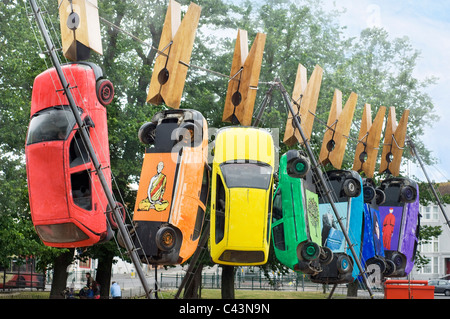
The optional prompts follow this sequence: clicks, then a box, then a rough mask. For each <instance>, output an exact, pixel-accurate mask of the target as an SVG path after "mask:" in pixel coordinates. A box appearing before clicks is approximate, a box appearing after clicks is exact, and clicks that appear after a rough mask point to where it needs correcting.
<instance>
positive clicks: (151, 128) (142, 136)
mask: <svg viewBox="0 0 450 319" xmlns="http://www.w3.org/2000/svg"><path fill="white" fill-rule="evenodd" d="M156 126H157V124H156V123H153V122H147V123H144V124H143V125H142V126H141V128H140V129H139V132H138V138H139V141H141V143H143V144H146V145H149V144H153V143H155V133H156Z"/></svg>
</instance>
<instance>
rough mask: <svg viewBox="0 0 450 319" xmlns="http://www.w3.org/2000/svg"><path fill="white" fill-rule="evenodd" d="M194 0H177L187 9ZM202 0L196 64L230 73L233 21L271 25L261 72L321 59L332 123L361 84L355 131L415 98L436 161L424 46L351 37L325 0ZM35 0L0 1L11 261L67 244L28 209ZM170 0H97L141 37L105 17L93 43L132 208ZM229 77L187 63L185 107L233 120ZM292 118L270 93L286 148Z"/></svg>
mask: <svg viewBox="0 0 450 319" xmlns="http://www.w3.org/2000/svg"><path fill="white" fill-rule="evenodd" d="M189 2H190V1H189V0H182V1H180V3H181V4H182V5H183V8H185V6H187V5H188V4H189ZM39 3H42V4H45V9H46V10H47V11H48V12H49V16H50V17H51V20H52V21H53V24H54V27H55V33H53V34H54V35H55V37H56V38H58V37H59V34H58V32H59V21H58V15H57V7H56V5H55V3H54V0H43V1H39ZM196 3H198V4H199V5H201V6H202V15H201V20H200V26H199V30H198V32H197V38H196V41H195V46H194V51H193V55H192V60H191V63H192V65H197V66H201V67H203V68H207V69H210V70H213V71H215V72H218V73H220V74H223V75H225V76H226V75H228V74H229V70H230V68H231V60H232V56H233V50H234V41H235V37H236V34H237V28H243V29H246V30H247V31H248V33H249V41H250V42H252V41H253V39H254V37H255V35H256V32H264V33H266V34H267V41H266V47H265V54H264V60H263V66H262V70H261V76H260V80H261V82H269V81H272V80H273V79H274V78H276V77H278V78H280V80H281V82H282V83H283V84H284V85H285V86H286V89H287V90H288V92H290V91H291V90H292V87H293V84H294V83H293V82H294V79H295V72H296V70H297V65H298V63H302V64H303V65H305V66H306V67H307V69H308V72H309V73H310V72H312V70H313V68H314V66H315V65H316V64H319V65H320V66H322V67H323V69H324V79H323V83H322V87H321V92H320V97H319V104H318V109H317V117H318V120H322V121H325V122H326V120H327V117H328V112H329V109H330V106H331V100H332V97H333V93H334V90H335V89H336V88H337V89H340V90H341V91H342V92H343V96H344V99H345V98H347V97H348V96H349V94H350V92H351V91H355V92H356V93H358V95H359V99H358V107H357V111H356V114H355V117H354V124H353V127H352V132H351V137H353V138H356V137H357V135H358V128H359V121H360V118H361V115H362V105H363V104H364V103H370V104H372V109H373V110H376V109H377V108H378V107H379V106H382V105H384V106H388V107H389V106H395V107H396V109H397V115H398V116H400V114H401V113H403V111H404V110H405V109H406V108H409V109H410V110H411V115H410V123H409V130H408V134H409V135H410V136H411V138H413V139H414V141H415V143H416V145H417V147H418V149H419V150H420V152H421V154H426V155H427V156H426V158H425V159H424V160H426V161H427V162H430V161H431V160H432V159H431V155H430V154H429V151H428V150H427V148H426V146H425V145H423V143H421V141H420V137H421V136H422V135H423V130H424V128H425V127H426V126H427V125H430V124H431V123H433V121H435V120H436V118H437V115H436V114H435V112H434V106H433V103H432V100H431V98H430V96H429V95H428V94H426V93H425V89H426V88H428V87H429V86H430V85H432V84H433V83H434V81H435V79H433V78H430V79H427V80H425V81H419V80H418V79H416V78H415V77H414V75H413V71H414V69H415V66H416V64H417V61H418V58H419V57H420V53H419V52H417V50H415V49H414V48H413V47H412V45H411V43H410V41H409V40H408V39H407V38H401V39H391V38H390V37H389V34H388V33H387V32H386V31H385V30H382V29H367V30H364V31H363V32H362V33H361V35H360V36H359V37H356V38H351V39H348V38H345V36H344V33H343V27H341V26H339V25H338V22H337V21H338V20H337V18H338V17H339V13H337V12H333V13H325V12H324V10H323V9H322V6H321V1H318V0H317V1H316V0H300V1H292V0H284V1H275V0H266V1H261V2H252V1H245V2H240V3H238V4H232V3H231V2H229V1H223V0H198V1H196ZM233 3H234V2H233ZM27 5H28V4H27V1H25V0H15V1H2V2H0V154H1V155H0V158H1V160H0V185H1V188H0V212H1V213H0V242H1V243H2V249H1V250H0V264H6V263H8V260H9V258H10V257H11V256H13V255H16V256H22V255H23V256H25V255H30V254H32V255H36V256H39V257H40V258H41V261H42V264H45V265H47V264H51V261H52V260H53V259H54V258H55V256H57V255H58V254H60V253H61V252H64V250H58V249H51V248H48V247H45V246H43V245H42V243H41V242H40V240H39V239H38V238H37V236H36V234H35V232H34V229H33V225H32V222H31V219H30V214H29V204H28V194H27V185H26V171H25V159H24V141H25V137H26V129H27V126H28V121H29V107H30V100H31V89H32V85H33V80H34V78H35V77H36V76H37V75H38V74H39V73H41V72H43V71H44V70H45V69H46V68H47V67H48V66H50V64H49V60H48V59H41V58H40V57H39V54H40V53H41V52H40V51H39V46H37V45H36V43H39V45H40V46H41V49H42V48H43V44H42V40H41V36H40V33H39V32H38V31H37V28H36V27H35V26H34V22H33V23H32V25H33V29H32V28H31V26H30V23H29V21H28V19H29V17H28V16H27V11H26V10H25V8H26V6H27ZM166 5H167V3H166V1H160V0H146V1H134V2H133V3H132V4H131V2H130V1H120V0H112V1H100V2H99V12H100V16H101V17H102V18H104V19H106V20H107V21H110V22H111V23H113V24H114V25H116V26H117V27H119V28H122V29H123V30H126V31H127V32H128V33H131V34H133V36H134V38H132V37H130V36H129V35H127V34H125V33H123V32H121V31H119V30H118V29H117V28H114V27H112V26H111V25H110V24H108V23H105V22H104V21H103V20H102V21H101V26H102V30H101V31H102V38H103V48H104V54H103V56H99V55H97V54H95V53H93V54H92V57H91V59H90V60H91V61H92V62H95V63H97V64H99V65H100V66H101V67H102V68H103V70H104V73H105V76H106V77H107V78H108V79H110V80H111V81H112V82H113V83H114V86H115V91H116V98H115V99H114V102H113V103H112V104H111V105H109V106H108V126H109V137H110V153H111V167H112V171H113V174H114V178H115V179H114V182H115V183H114V185H115V186H114V192H115V194H116V197H117V198H118V199H120V200H121V201H122V200H123V202H124V204H126V207H127V208H128V211H129V212H132V211H133V208H134V201H135V198H134V197H135V192H134V191H133V190H132V189H131V188H130V187H129V186H130V185H131V184H134V183H137V182H138V180H139V175H140V170H141V165H142V154H143V152H144V146H143V145H142V144H140V143H139V141H138V138H137V132H138V129H139V127H140V126H141V125H142V124H143V123H144V122H146V121H148V120H149V119H150V118H151V117H152V115H153V114H154V113H155V112H157V111H159V110H161V109H163V108H164V106H158V107H155V106H152V105H148V104H146V103H145V100H146V95H147V87H148V84H149V82H150V78H151V74H152V68H153V62H154V58H155V56H156V50H154V49H152V48H151V47H150V45H152V46H154V47H157V46H158V43H159V39H160V34H161V30H162V26H163V21H164V17H165V12H166ZM28 11H30V10H28ZM31 21H32V19H31ZM32 30H34V32H35V33H34V32H33V31H32ZM35 34H36V38H35ZM56 38H55V39H56ZM36 39H37V42H36ZM136 39H139V40H136ZM57 40H58V42H59V39H57ZM143 42H145V43H146V44H144V43H143ZM250 45H251V43H249V46H250ZM227 81H228V80H227V78H226V77H224V76H218V75H217V74H211V73H209V72H205V71H202V70H199V69H197V68H195V67H191V68H190V69H189V73H188V78H187V81H186V86H185V90H184V96H183V101H182V108H192V109H196V110H199V111H200V112H202V113H203V115H204V116H205V117H206V118H207V121H208V124H209V126H210V127H221V126H224V125H228V123H223V122H222V110H223V105H224V98H225V94H226V90H227ZM268 88H269V87H268V86H267V85H266V84H261V85H260V86H259V88H258V89H259V91H258V96H257V101H256V104H255V110H257V109H258V106H259V105H260V103H261V101H262V99H263V97H264V94H265V93H266V91H267V90H268ZM373 113H375V112H373ZM286 118H287V113H286V108H285V104H284V101H283V100H282V98H281V96H280V95H279V94H278V93H274V96H273V99H272V101H271V103H270V105H269V106H268V108H267V111H266V112H265V115H264V117H263V122H262V123H263V126H264V127H267V128H280V134H279V138H280V146H281V148H282V149H281V151H286V150H287V147H286V146H285V145H283V144H282V143H281V140H282V138H283V135H284V125H285V122H286ZM318 120H316V123H315V125H314V130H313V136H312V140H311V144H312V146H313V148H314V149H316V150H317V149H318V148H319V147H320V144H321V139H322V135H323V132H324V131H325V127H324V126H323V124H321V123H320V122H319V121H318ZM354 148H355V142H354V140H353V139H350V141H349V144H348V148H347V155H346V158H345V163H344V166H345V167H350V166H351V163H352V158H353V153H354ZM405 155H406V156H407V155H408V154H407V152H405ZM122 198H123V199H122ZM113 246H114V245H113ZM105 249H107V250H110V249H112V250H117V247H110V245H100V246H98V247H95V248H91V249H90V250H89V251H86V252H85V254H87V255H90V256H93V257H95V256H98V255H100V254H103V253H104V251H103V252H102V250H105ZM107 253H108V254H110V253H111V252H110V251H108V252H107ZM114 253H116V254H118V253H119V252H118V251H115V252H114ZM271 260H272V261H271V262H270V263H269V265H268V266H267V267H269V268H271V269H274V270H275V269H278V270H280V271H284V270H285V269H284V268H283V266H282V265H280V264H277V261H276V260H275V259H274V258H272V259H271Z"/></svg>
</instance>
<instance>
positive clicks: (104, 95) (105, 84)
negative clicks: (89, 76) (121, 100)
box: [96, 79, 114, 106]
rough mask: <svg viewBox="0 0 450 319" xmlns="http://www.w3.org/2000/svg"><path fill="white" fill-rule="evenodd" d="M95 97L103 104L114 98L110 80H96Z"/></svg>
mask: <svg viewBox="0 0 450 319" xmlns="http://www.w3.org/2000/svg"><path fill="white" fill-rule="evenodd" d="M96 92H97V98H98V100H99V101H100V103H101V104H102V105H103V106H107V105H109V104H111V102H112V100H113V98H114V86H113V84H112V82H111V81H110V80H106V79H101V80H99V81H98V82H97V87H96Z"/></svg>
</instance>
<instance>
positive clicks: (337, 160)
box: [319, 90, 358, 169]
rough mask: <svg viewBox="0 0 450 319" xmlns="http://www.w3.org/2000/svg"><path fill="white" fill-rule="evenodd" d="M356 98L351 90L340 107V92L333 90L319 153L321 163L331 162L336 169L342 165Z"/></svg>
mask: <svg viewBox="0 0 450 319" xmlns="http://www.w3.org/2000/svg"><path fill="white" fill-rule="evenodd" d="M357 100H358V95H357V94H356V93H353V92H352V93H351V94H350V97H349V98H348V100H347V103H345V106H344V109H342V92H341V91H339V90H335V91H334V97H333V103H332V104H331V110H330V114H329V116H328V122H327V130H326V131H325V134H324V136H323V141H322V148H321V150H320V155H319V162H321V163H322V164H323V165H326V164H328V163H331V165H333V167H335V168H337V169H340V168H341V167H342V161H343V159H344V153H345V147H346V145H347V139H348V136H349V133H350V126H351V124H352V119H353V114H354V113H355V108H356V102H357Z"/></svg>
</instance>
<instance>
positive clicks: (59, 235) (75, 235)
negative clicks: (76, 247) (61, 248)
mask: <svg viewBox="0 0 450 319" xmlns="http://www.w3.org/2000/svg"><path fill="white" fill-rule="evenodd" d="M36 231H37V233H38V235H39V237H41V239H42V240H43V241H46V242H49V243H72V242H78V241H82V240H86V239H89V236H88V235H86V233H85V232H83V231H82V230H81V229H80V228H79V227H77V226H76V225H75V224H73V223H65V224H53V225H39V226H36Z"/></svg>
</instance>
